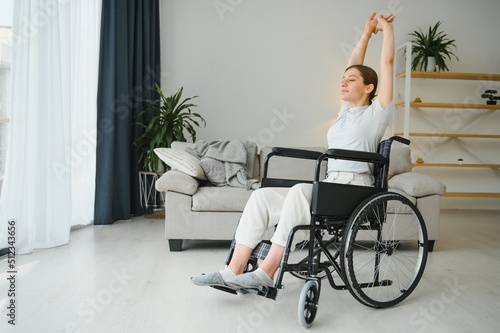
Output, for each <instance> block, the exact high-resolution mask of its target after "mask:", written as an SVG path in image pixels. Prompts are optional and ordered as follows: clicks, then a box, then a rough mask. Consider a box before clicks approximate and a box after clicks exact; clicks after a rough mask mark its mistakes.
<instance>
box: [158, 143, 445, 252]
mask: <svg viewBox="0 0 500 333" xmlns="http://www.w3.org/2000/svg"><path fill="white" fill-rule="evenodd" d="M194 145H195V144H194V143H185V142H174V143H173V144H172V146H171V148H168V149H164V151H168V153H169V154H168V155H169V156H167V157H165V156H162V154H159V152H158V151H156V150H155V151H156V152H157V154H158V155H159V157H160V158H161V159H162V160H163V161H164V162H166V163H167V164H168V165H169V166H170V167H171V169H170V170H169V171H167V172H166V173H164V174H163V175H162V176H161V177H160V178H159V179H158V180H157V181H156V183H155V188H156V190H157V191H159V192H164V198H165V238H166V239H167V240H168V242H169V248H170V251H181V250H182V245H183V241H184V240H232V239H233V235H234V232H235V230H236V227H237V224H238V221H239V218H240V216H241V214H242V211H243V208H244V207H245V204H246V202H247V201H248V199H249V197H250V195H251V193H252V191H253V190H254V189H251V188H250V189H249V188H243V187H233V186H220V184H219V186H214V185H213V184H212V183H211V182H210V181H208V180H207V179H206V177H204V174H203V169H202V168H201V167H200V165H199V160H198V159H197V158H196V157H194V156H192V155H191V154H189V153H187V152H186V149H188V150H189V148H192V147H193V146H194ZM295 148H300V149H307V150H314V151H321V152H325V151H326V149H325V148H324V147H312V148H311V147H295ZM271 151H272V147H268V146H265V147H262V148H261V150H260V152H259V153H258V154H257V153H256V154H255V156H254V157H253V158H254V163H253V170H251V171H248V176H249V178H250V177H251V178H254V179H258V180H260V179H261V177H262V174H261V173H262V172H261V171H262V170H263V168H264V161H265V158H266V156H267V155H268V154H269V153H270V152H271ZM172 154H173V155H174V156H172ZM410 155H411V152H410V149H409V147H408V146H404V145H400V144H396V143H395V144H394V145H393V147H392V149H391V157H390V168H389V181H388V186H389V191H393V192H399V193H401V194H403V195H405V196H406V197H407V198H409V199H410V200H411V201H412V202H413V203H414V204H415V205H416V206H417V208H418V210H419V211H420V213H421V214H422V217H423V218H424V221H425V223H426V227H427V233H428V239H429V250H431V251H432V249H433V247H434V243H435V241H436V240H437V239H438V237H439V217H440V199H441V194H443V193H444V192H445V191H446V188H445V186H444V185H443V184H442V183H441V182H439V181H437V180H436V179H434V178H431V177H429V176H426V175H423V174H419V173H416V172H413V171H412V164H411V156H410ZM325 170H326V161H325V162H324V164H323V166H322V174H324V173H325ZM314 171H315V161H313V160H303V159H291V158H286V157H273V158H272V159H271V162H270V163H269V166H268V175H267V176H268V177H271V178H285V179H302V180H311V179H313V177H314ZM267 236H268V237H269V238H270V237H271V234H269V235H266V237H267Z"/></svg>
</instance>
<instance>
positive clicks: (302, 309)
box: [298, 281, 319, 328]
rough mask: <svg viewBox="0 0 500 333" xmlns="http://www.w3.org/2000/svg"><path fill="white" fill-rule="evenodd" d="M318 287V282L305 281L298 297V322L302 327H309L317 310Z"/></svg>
mask: <svg viewBox="0 0 500 333" xmlns="http://www.w3.org/2000/svg"><path fill="white" fill-rule="evenodd" d="M318 301H319V288H318V282H316V281H307V282H306V284H305V285H304V287H303V288H302V291H301V292H300V297H299V307H298V315H299V322H300V324H301V325H302V327H304V328H309V327H311V325H312V323H313V321H314V318H315V317H316V312H317V311H318Z"/></svg>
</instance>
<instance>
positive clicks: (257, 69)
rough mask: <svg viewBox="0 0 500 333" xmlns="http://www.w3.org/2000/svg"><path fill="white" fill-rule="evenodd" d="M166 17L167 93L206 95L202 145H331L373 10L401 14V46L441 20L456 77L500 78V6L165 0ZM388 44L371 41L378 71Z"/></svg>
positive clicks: (397, 0) (407, 0)
mask: <svg viewBox="0 0 500 333" xmlns="http://www.w3.org/2000/svg"><path fill="white" fill-rule="evenodd" d="M161 11H162V13H161V15H162V22H161V39H162V71H163V75H162V87H163V89H164V90H165V91H166V92H167V93H172V92H174V91H176V90H177V89H178V88H180V87H181V86H182V87H184V91H185V95H186V96H193V95H198V96H199V97H198V98H197V99H196V102H197V104H198V105H199V107H198V108H197V111H198V112H200V113H201V114H202V115H203V116H204V117H205V119H206V120H207V127H206V128H202V129H199V130H198V139H204V140H229V139H234V138H240V139H247V138H252V139H254V140H256V141H257V142H258V144H259V145H260V146H262V145H278V146H279V145H282V146H324V145H326V140H325V134H326V131H327V129H328V127H329V126H330V125H331V123H332V121H333V120H334V119H335V117H336V114H337V112H338V105H339V101H338V99H339V93H338V89H339V84H340V78H341V77H342V73H343V70H344V68H345V66H346V63H347V58H348V55H349V52H350V49H351V48H352V47H353V46H354V44H355V42H356V41H357V39H358V38H359V36H360V33H361V31H362V29H363V26H364V21H365V19H366V17H367V16H368V14H369V13H370V12H371V11H378V12H386V13H387V12H388V11H390V12H392V13H395V14H396V22H395V33H396V45H400V44H402V43H404V42H406V41H408V40H410V37H409V36H408V33H409V32H411V31H413V30H415V29H416V28H417V27H421V28H422V29H427V28H428V27H429V26H430V25H433V24H435V23H436V22H437V21H438V20H441V21H443V24H442V29H443V30H445V31H446V33H447V34H448V35H449V37H451V38H454V39H456V46H457V51H456V54H457V56H458V57H459V58H460V61H459V62H457V61H456V60H453V61H450V62H449V64H448V67H449V68H450V70H451V71H459V72H485V73H488V72H490V73H500V45H499V42H498V40H499V38H498V34H499V33H500V19H499V14H500V1H498V0H480V1H470V0H439V1H435V0H419V1H417V0H413V1H412V0H390V1H381V0H356V1H350V0H338V1H332V0H267V1H265V0H252V1H250V0H247V1H245V0H216V1H214V0H161ZM380 46H381V36H375V37H374V38H372V41H371V43H370V47H369V50H368V53H367V57H366V61H365V64H367V65H369V66H372V67H374V68H375V69H376V70H378V67H379V65H378V59H379V53H380ZM458 98H459V99H458V101H461V100H463V95H458ZM498 113H500V112H498ZM495 119H497V120H498V119H499V118H498V117H497V118H495ZM499 122H500V121H499ZM497 128H498V126H497ZM497 133H498V132H497ZM495 144H496V145H497V146H499V144H498V143H495ZM497 153H498V152H497ZM498 155H500V154H498ZM490 171H491V170H490ZM494 177H496V178H494ZM499 178H500V177H499V176H497V175H493V178H492V179H496V180H498V179H499ZM498 184H499V185H498V186H499V188H500V182H498ZM447 200H448V201H450V202H451V205H452V206H453V203H452V202H453V201H451V200H449V199H447ZM464 202H467V203H469V202H470V205H472V206H473V207H477V203H478V199H460V201H458V203H457V205H459V206H462V207H463V203H464ZM482 202H483V204H484V203H486V206H487V207H490V208H496V209H498V208H500V204H499V201H498V200H484V201H482ZM445 206H446V205H445Z"/></svg>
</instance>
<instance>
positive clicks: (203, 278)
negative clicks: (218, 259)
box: [191, 268, 236, 287]
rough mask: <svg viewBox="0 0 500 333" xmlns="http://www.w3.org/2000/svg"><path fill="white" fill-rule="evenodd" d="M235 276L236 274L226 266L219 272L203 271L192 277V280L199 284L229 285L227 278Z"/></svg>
mask: <svg viewBox="0 0 500 333" xmlns="http://www.w3.org/2000/svg"><path fill="white" fill-rule="evenodd" d="M235 276H236V275H235V274H234V273H233V272H232V271H231V270H230V269H229V268H224V269H223V270H221V271H218V272H211V273H207V274H205V273H203V274H201V275H198V276H193V277H191V281H192V282H193V283H194V284H195V285H197V286H210V287H229V285H228V284H227V283H226V280H227V279H230V278H233V277H235Z"/></svg>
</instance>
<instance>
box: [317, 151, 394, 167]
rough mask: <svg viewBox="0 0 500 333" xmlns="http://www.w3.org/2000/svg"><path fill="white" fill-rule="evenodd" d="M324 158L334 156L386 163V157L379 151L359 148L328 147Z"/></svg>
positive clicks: (343, 158) (335, 157) (336, 157)
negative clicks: (374, 151)
mask: <svg viewBox="0 0 500 333" xmlns="http://www.w3.org/2000/svg"><path fill="white" fill-rule="evenodd" d="M325 158H334V159H340V160H350V161H358V162H368V163H381V164H385V163H387V158H386V157H385V156H383V155H381V154H379V153H371V152H367V151H359V150H347V149H336V148H332V149H328V150H327V151H326V154H325Z"/></svg>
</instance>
